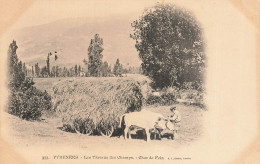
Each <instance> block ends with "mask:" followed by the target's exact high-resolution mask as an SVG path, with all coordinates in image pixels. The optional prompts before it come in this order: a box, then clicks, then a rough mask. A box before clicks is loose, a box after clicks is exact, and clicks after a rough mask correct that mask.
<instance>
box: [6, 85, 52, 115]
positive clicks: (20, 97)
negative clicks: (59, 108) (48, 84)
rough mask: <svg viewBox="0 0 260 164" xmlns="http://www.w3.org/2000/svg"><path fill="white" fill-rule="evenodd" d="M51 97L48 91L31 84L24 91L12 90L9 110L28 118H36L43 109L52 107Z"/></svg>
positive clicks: (11, 112)
mask: <svg viewBox="0 0 260 164" xmlns="http://www.w3.org/2000/svg"><path fill="white" fill-rule="evenodd" d="M51 106H52V105H51V98H50V96H49V95H48V94H47V92H41V91H39V90H38V89H36V88H35V87H33V86H31V87H30V88H28V89H27V90H25V91H24V92H22V91H20V92H13V91H12V92H11V94H10V98H9V108H8V112H9V113H10V114H13V115H16V116H19V117H21V118H22V119H26V120H36V119H38V118H39V117H40V116H41V111H42V110H44V109H51Z"/></svg>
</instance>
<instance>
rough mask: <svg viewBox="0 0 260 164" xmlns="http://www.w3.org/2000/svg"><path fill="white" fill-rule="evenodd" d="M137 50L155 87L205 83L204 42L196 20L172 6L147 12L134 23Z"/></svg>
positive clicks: (133, 36)
mask: <svg viewBox="0 0 260 164" xmlns="http://www.w3.org/2000/svg"><path fill="white" fill-rule="evenodd" d="M131 25H132V27H133V28H134V30H133V31H134V32H133V34H131V35H130V37H131V38H133V39H134V40H135V41H136V44H135V47H136V49H137V51H138V52H139V57H140V58H141V60H142V65H141V66H142V71H143V73H144V74H145V75H147V76H149V77H151V78H152V79H153V82H154V87H159V88H163V87H167V86H178V87H181V86H183V85H184V84H185V83H186V82H192V83H193V84H194V85H195V84H197V85H198V86H200V85H202V83H203V74H204V69H205V53H204V41H203V38H202V34H201V28H200V27H199V25H198V23H197V21H196V20H195V18H194V17H193V16H192V15H191V14H190V13H189V12H187V11H185V10H182V9H178V8H177V7H176V6H173V5H169V4H157V5H156V6H155V7H153V8H151V9H149V10H145V12H144V14H143V15H142V16H141V17H140V18H139V20H136V21H134V22H133V23H132V24H131Z"/></svg>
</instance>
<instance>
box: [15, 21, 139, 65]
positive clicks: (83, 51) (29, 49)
mask: <svg viewBox="0 0 260 164" xmlns="http://www.w3.org/2000/svg"><path fill="white" fill-rule="evenodd" d="M131 22H132V20H126V19H124V18H120V17H118V18H114V19H103V20H90V19H87V18H70V19H63V20H59V21H55V22H52V23H48V24H43V25H38V26H32V27H26V28H22V29H18V30H15V31H13V33H12V34H11V36H10V38H12V39H15V40H16V41H17V44H18V47H19V48H18V51H17V54H18V56H19V58H20V59H21V60H22V61H24V62H26V63H27V64H29V65H34V64H35V63H37V62H38V63H39V64H40V66H42V65H45V63H46V62H45V60H46V57H47V54H48V53H49V52H54V51H58V56H59V58H58V61H57V63H58V64H59V65H64V66H68V65H74V64H83V62H82V60H83V58H87V50H88V46H89V42H90V39H91V38H93V36H94V34H96V33H99V34H100V37H102V38H103V40H104V51H103V56H104V57H103V60H104V61H108V63H109V64H114V63H115V61H116V59H117V58H119V59H120V61H121V63H123V64H124V65H132V66H139V65H140V60H139V58H138V53H137V51H136V49H135V46H134V44H135V42H134V40H132V39H131V38H130V37H129V36H130V33H131V32H132V29H131Z"/></svg>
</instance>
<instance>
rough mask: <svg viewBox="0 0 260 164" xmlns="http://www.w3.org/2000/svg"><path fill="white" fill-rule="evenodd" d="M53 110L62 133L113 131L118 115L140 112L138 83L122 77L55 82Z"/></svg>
mask: <svg viewBox="0 0 260 164" xmlns="http://www.w3.org/2000/svg"><path fill="white" fill-rule="evenodd" d="M52 97H53V101H54V109H55V110H56V111H57V112H58V113H60V114H61V116H62V118H63V125H64V128H65V130H67V131H72V132H73V131H74V130H77V131H79V132H81V133H88V132H90V131H91V132H94V131H102V130H108V129H110V128H111V127H113V128H114V129H116V127H118V125H119V119H120V116H121V115H122V114H124V113H126V112H133V111H140V110H141V107H142V101H143V94H142V91H141V86H140V83H139V82H137V81H135V80H133V79H128V78H126V79H124V78H79V79H73V80H69V79H67V80H63V81H60V82H58V83H56V84H55V85H54V87H53V93H52Z"/></svg>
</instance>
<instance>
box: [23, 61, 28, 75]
mask: <svg viewBox="0 0 260 164" xmlns="http://www.w3.org/2000/svg"><path fill="white" fill-rule="evenodd" d="M23 73H24V75H25V76H27V69H26V66H25V63H23Z"/></svg>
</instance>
